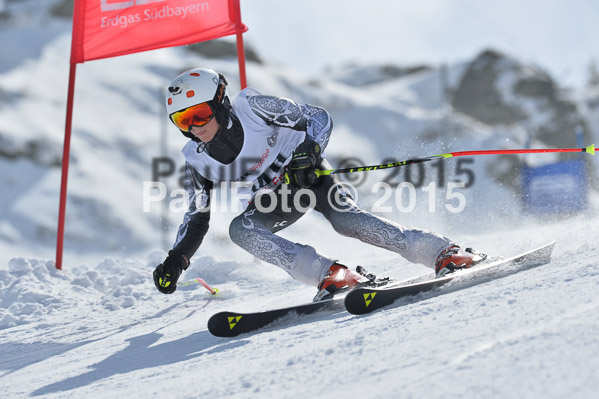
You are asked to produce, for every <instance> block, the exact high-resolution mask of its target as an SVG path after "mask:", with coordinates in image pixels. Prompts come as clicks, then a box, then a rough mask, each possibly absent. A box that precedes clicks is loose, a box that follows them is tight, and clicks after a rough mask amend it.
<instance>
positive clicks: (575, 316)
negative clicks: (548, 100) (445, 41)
mask: <svg viewBox="0 0 599 399" xmlns="http://www.w3.org/2000/svg"><path fill="white" fill-rule="evenodd" d="M33 3H34V2H31V1H28V2H23V3H21V4H22V5H21V6H22V7H25V5H28V6H29V7H31V4H33ZM17 4H19V3H16V2H15V3H13V2H0V8H2V6H3V7H7V6H16V5H17ZM244 6H245V7H247V4H246V5H244ZM32 15H33V16H31V15H30V17H29V18H30V19H29V20H28V21H29V22H31V21H32V20H33V21H34V22H36V23H19V24H16V25H10V26H8V27H6V28H5V27H3V28H2V29H0V41H2V43H6V42H7V40H8V41H9V42H10V43H13V42H14V38H15V37H19V38H22V39H23V40H27V43H29V44H30V45H28V46H27V50H26V51H23V52H18V54H17V53H15V50H14V49H11V48H9V47H4V46H3V47H2V49H1V50H0V52H1V53H0V54H2V57H1V59H2V61H1V62H0V104H1V107H0V142H1V143H2V150H3V151H8V150H9V149H10V150H11V151H12V152H14V153H18V152H19V151H18V150H19V149H20V150H22V153H23V154H24V155H19V156H18V157H16V158H14V159H11V158H5V157H0V170H1V171H2V173H1V174H0V186H2V191H1V195H0V215H1V217H0V386H1V387H2V397H6V398H18V397H44V398H63V397H77V398H88V397H89V398H92V397H93V398H114V397H123V396H124V397H144V398H152V397H161V396H166V395H168V396H170V397H175V398H186V397H204V396H208V395H209V396H211V397H225V396H226V397H232V398H247V397H290V398H291V397H293V398H295V397H316V396H318V397H324V398H328V397H365V396H368V397H385V398H386V397H423V396H426V397H433V398H436V397H439V398H441V397H484V398H487V397H491V398H493V397H518V398H538V397H548V398H553V397H555V398H557V397H576V398H594V397H596V392H598V391H599V371H598V370H599V334H598V331H597V326H598V325H599V297H598V296H597V292H599V265H598V259H599V258H598V255H599V251H598V249H597V238H596V237H597V236H598V233H599V231H598V230H599V228H598V227H597V226H598V225H599V223H598V222H599V214H598V212H597V209H599V196H598V195H597V192H596V191H593V190H591V191H590V197H589V201H590V203H589V208H588V209H587V210H586V211H584V212H582V213H580V214H577V215H569V216H560V217H547V218H537V217H534V216H531V215H526V214H523V213H522V211H521V201H520V198H519V197H518V195H517V194H515V192H514V191H512V190H511V189H509V188H508V187H506V186H505V185H504V186H502V185H498V184H497V183H496V182H495V181H494V180H493V179H492V177H491V176H490V175H489V170H497V169H500V168H509V166H510V165H509V164H507V163H499V162H497V159H495V158H493V157H481V158H479V159H477V160H476V161H475V162H474V163H473V164H462V167H466V168H471V170H472V171H473V172H474V176H475V180H474V183H473V185H472V187H470V188H468V189H462V190H458V192H460V193H462V194H463V195H464V198H465V209H464V211H463V212H460V213H452V212H451V211H449V210H448V209H447V205H456V203H455V200H452V199H450V198H448V194H449V193H448V189H447V188H446V187H445V186H444V185H438V186H436V187H435V188H434V189H433V190H432V191H429V192H426V191H423V190H422V188H416V190H415V191H414V195H415V196H416V199H417V201H416V204H415V207H414V209H413V210H412V211H410V212H400V211H398V210H397V209H396V208H397V207H396V204H394V199H393V198H391V199H390V200H388V201H387V202H383V203H382V205H384V206H391V207H392V208H393V209H394V212H393V213H391V214H387V213H383V214H382V215H383V216H385V217H389V218H391V219H393V220H396V221H398V222H401V223H402V224H406V225H413V226H417V227H422V228H427V229H430V230H434V231H437V232H439V233H441V234H444V235H447V236H449V237H451V238H452V239H454V240H455V241H456V242H458V243H460V244H464V245H466V246H472V247H474V248H476V249H477V250H479V251H482V252H486V253H489V254H492V255H504V256H510V255H515V254H517V253H519V252H522V251H525V250H528V249H530V248H533V247H536V246H539V245H542V244H544V243H546V242H549V241H553V240H556V241H557V245H556V249H555V251H554V255H553V261H552V262H551V263H550V264H548V265H545V266H542V267H540V268H536V269H532V270H528V271H524V272H521V273H518V274H514V275H511V276H508V277H505V278H502V279H499V280H496V281H491V282H487V283H484V284H481V285H479V286H475V287H471V288H468V289H464V290H459V291H455V292H450V293H447V294H443V295H440V294H442V293H443V290H440V291H438V292H437V293H436V294H435V295H432V296H430V297H426V298H425V299H424V300H422V301H408V302H407V303H402V304H395V305H393V306H391V307H388V308H386V309H383V310H381V311H378V312H375V313H373V314H370V315H366V316H352V315H349V314H348V313H345V312H340V311H339V312H334V311H328V312H324V313H321V314H317V315H311V316H302V317H299V316H292V317H288V318H286V319H284V320H280V321H278V322H276V323H275V324H273V325H271V326H268V327H266V328H265V329H263V330H261V331H259V332H256V333H254V334H246V335H241V336H239V337H237V338H234V339H223V338H216V337H213V336H212V335H210V333H209V332H208V331H207V328H206V322H207V320H208V318H209V317H210V316H211V315H212V314H214V313H216V312H219V311H223V310H233V311H240V312H244V311H256V310H264V309H271V308H275V307H282V306H287V305H293V304H298V303H303V302H306V301H309V300H310V299H311V298H312V296H313V295H314V293H315V289H314V288H313V287H307V286H304V285H302V284H301V283H298V282H296V281H294V280H291V279H290V278H289V277H288V276H287V274H286V273H285V272H284V271H282V270H280V269H277V268H275V267H273V266H270V265H267V264H265V263H261V262H259V261H256V260H255V259H254V258H253V257H252V256H250V255H249V254H247V253H245V252H243V251H242V250H241V249H239V248H237V247H236V246H234V245H233V244H231V242H230V240H229V238H228V233H227V231H228V224H229V222H230V220H231V219H232V218H233V217H235V216H236V215H237V212H235V211H233V210H232V209H231V203H229V202H228V201H227V200H226V199H224V200H223V201H221V200H220V199H221V198H222V194H223V193H221V192H220V191H217V193H216V194H217V196H216V198H215V201H214V203H215V204H218V205H219V206H218V207H217V209H215V211H214V212H213V214H212V219H211V229H210V232H209V233H208V236H207V237H206V239H205V242H204V243H203V245H202V247H201V248H200V250H199V251H198V253H197V254H196V256H194V257H193V258H192V261H191V266H190V268H189V269H188V270H187V271H186V272H185V273H184V274H183V276H182V281H187V280H191V279H193V278H195V277H201V278H203V279H204V280H206V282H208V283H209V284H210V285H212V286H215V287H217V288H219V290H220V293H219V294H218V295H217V296H213V295H211V294H210V293H209V292H208V291H207V290H205V289H204V288H203V287H202V286H200V285H199V284H193V285H189V286H186V287H180V288H179V289H178V290H177V292H176V293H175V294H173V295H162V294H160V293H158V292H157V290H156V289H155V287H154V286H153V282H152V271H153V269H154V267H155V266H156V265H157V264H158V263H160V262H161V261H162V260H163V259H164V257H165V256H166V251H168V248H169V247H170V245H172V242H173V240H174V236H175V230H176V228H177V227H178V224H179V223H180V221H181V218H182V214H181V212H169V211H168V210H165V208H166V206H168V201H170V200H171V199H172V198H171V197H170V194H171V193H174V192H175V191H174V190H176V189H177V188H179V186H178V180H179V178H180V172H179V168H180V167H181V166H182V157H181V155H180V154H179V149H180V148H181V146H182V145H183V144H184V143H185V139H184V138H183V137H181V135H180V134H179V133H178V132H177V131H176V129H174V128H173V127H171V126H168V125H166V124H165V122H164V121H165V117H164V115H163V112H164V111H163V105H162V98H161V90H162V89H163V87H164V85H165V84H166V83H167V82H168V79H170V78H172V77H173V76H176V75H177V74H178V73H179V72H180V71H181V70H184V69H186V68H188V67H189V66H195V65H208V66H210V67H212V68H214V69H217V70H220V71H223V72H224V73H225V74H226V75H227V77H228V79H229V82H230V86H229V91H230V93H231V94H235V93H237V92H238V90H239V82H238V81H237V75H236V73H237V64H236V62H235V61H223V60H211V59H205V58H202V57H199V56H197V55H191V54H189V53H186V52H185V51H183V49H166V50H160V51H152V52H148V53H143V54H136V55H130V56H125V57H119V58H117V59H109V60H102V61H94V62H89V63H85V64H83V65H80V66H78V72H77V73H78V75H77V86H76V94H75V100H76V105H75V115H74V121H73V126H74V131H73V141H72V156H71V169H70V176H69V200H68V203H67V229H66V236H65V257H64V259H65V262H64V269H63V270H60V271H59V270H56V268H55V267H54V263H53V262H54V261H53V259H54V245H55V238H56V218H57V208H58V189H59V188H58V187H59V183H60V169H59V168H58V167H57V166H56V165H55V164H54V163H53V162H54V159H56V158H57V159H60V156H61V148H62V147H61V146H62V135H63V130H64V110H65V106H66V105H65V103H66V91H67V87H66V80H67V76H68V62H67V61H68V54H69V49H70V37H69V29H70V25H69V24H66V23H61V22H57V21H54V22H52V23H49V26H51V27H52V29H50V30H49V31H47V32H48V33H47V34H46V33H44V34H43V35H42V34H40V32H42V31H43V32H46V31H44V30H43V29H45V27H44V23H41V22H40V23H38V22H39V21H40V19H39V18H41V17H40V16H36V15H37V14H35V13H33V14H32ZM9 28H10V29H9ZM4 54H10V56H11V57H5V56H4ZM364 68H365V69H364V70H363V71H365V76H368V77H369V78H373V79H374V78H377V76H378V75H377V72H376V68H375V67H374V66H373V67H372V69H369V67H364ZM464 68H465V64H464V63H463V62H460V63H457V64H454V65H448V69H447V71H446V73H447V76H448V80H447V84H448V85H449V86H450V87H454V86H455V85H456V84H457V82H458V81H459V79H460V76H461V74H462V73H463V71H464ZM358 72H359V69H358ZM358 72H356V71H351V70H348V71H346V72H343V71H340V72H339V73H337V72H335V71H331V72H329V73H328V74H323V75H322V76H321V77H319V78H318V79H315V78H314V75H308V74H304V73H303V72H302V71H299V70H294V69H292V68H288V67H283V66H280V65H278V66H275V65H271V64H264V65H258V64H249V65H248V79H249V81H250V84H251V85H252V86H254V87H256V88H257V89H259V90H260V91H262V92H264V93H268V94H278V95H283V96H287V97H290V98H294V99H296V100H297V101H306V102H310V103H313V104H318V105H322V106H324V107H325V108H327V109H329V110H330V111H331V113H332V115H333V118H334V120H335V131H334V135H333V136H332V137H333V138H332V140H331V143H330V145H329V147H328V148H327V153H328V158H329V159H330V160H331V161H332V162H333V163H338V162H340V161H342V160H343V159H346V158H349V157H353V158H357V159H358V160H360V161H362V162H364V163H366V164H376V163H379V162H381V160H382V159H384V158H394V159H409V158H411V157H419V156H426V155H431V154H438V153H443V152H446V151H458V150H464V149H486V148H516V147H520V146H521V145H522V143H523V142H524V138H525V128H523V127H521V126H514V127H506V126H499V127H490V126H485V125H482V124H481V123H478V122H475V121H473V120H470V119H469V118H467V117H465V116H463V115H450V113H449V112H450V110H448V109H447V108H446V105H445V104H444V102H443V99H442V96H440V95H439V92H440V90H441V89H440V88H441V85H440V82H441V79H440V74H441V72H440V71H439V70H438V69H434V68H433V69H430V70H425V71H421V72H418V73H415V74H410V75H407V76H405V77H401V78H396V79H388V80H384V79H383V80H381V81H377V83H375V84H370V85H366V86H363V87H354V86H350V85H348V84H347V83H344V80H343V79H341V77H344V79H350V80H351V76H352V73H358ZM505 79H506V80H505V83H506V84H507V83H509V82H510V80H509V79H510V77H509V76H508V77H506V78H505ZM580 98H581V103H580V104H581V105H583V110H584V112H585V116H586V117H587V119H588V121H589V124H590V126H591V127H594V134H595V138H597V137H598V136H597V134H598V133H597V132H599V129H598V128H597V121H598V120H599V113H597V107H596V102H597V101H596V99H597V93H596V91H595V92H593V91H589V92H584V93H580ZM7 99H10V100H11V101H8V100H7ZM13 100H14V101H13ZM510 101H517V99H511V100H510ZM521 106H529V109H530V110H531V111H532V110H534V109H535V107H534V106H532V105H530V104H521ZM30 110H35V114H34V115H35V116H36V118H33V119H32V120H30V121H29V123H27V124H25V125H23V123H22V116H23V115H30V113H28V111H30ZM541 117H542V116H540V118H541ZM444 118H450V119H449V120H450V122H451V126H452V128H451V129H450V130H448V131H445V132H444V133H443V134H442V135H435V134H432V133H431V132H432V131H434V130H435V129H438V128H439V126H440V125H442V124H443V123H444V120H445V119H444ZM540 120H541V119H540ZM539 123H540V122H539ZM165 136H166V137H167V139H166V140H164V139H163V137H165ZM598 141H599V140H598ZM31 143H38V145H39V143H42V144H43V145H42V146H41V147H39V148H41V149H38V151H37V152H36V151H34V150H32V149H31V148H32V147H31ZM534 144H535V143H533V145H534ZM536 144H539V146H540V145H542V143H536ZM589 144H590V143H589ZM159 156H168V157H170V158H172V159H173V160H174V161H175V163H176V172H175V173H174V174H173V175H172V176H169V177H164V178H162V179H161V181H163V182H164V183H165V184H166V186H167V189H168V194H169V196H167V201H165V202H161V203H153V204H152V206H151V210H150V212H143V210H142V205H143V195H142V194H143V182H144V181H149V180H150V179H151V173H152V169H151V161H152V159H153V158H155V157H159ZM539 157H544V155H541V156H537V157H536V158H532V159H531V162H533V161H538V160H539ZM543 159H545V158H543ZM444 162H445V163H444V164H443V165H444V168H445V169H444V171H445V174H444V176H443V177H444V180H445V182H451V181H453V180H456V179H462V180H464V178H465V176H464V174H460V173H459V172H460V171H459V170H458V168H457V165H458V163H457V160H447V161H444ZM597 162H598V160H597V159H595V158H591V161H590V162H589V164H590V165H592V166H593V167H594V168H595V170H596V169H597V165H598V163H597ZM426 165H427V166H426V167H425V172H426V179H425V181H426V183H427V184H428V182H438V175H437V173H438V169H436V168H434V167H432V166H431V165H430V164H426ZM414 173H415V171H414ZM404 177H405V175H404V172H401V173H399V174H398V175H397V176H392V175H391V173H390V172H389V171H380V172H373V173H371V174H367V175H365V177H364V179H363V181H362V184H361V185H359V187H358V194H359V195H360V203H361V205H362V206H363V207H364V208H366V209H372V207H373V206H374V205H375V204H376V203H377V201H380V200H381V197H382V194H383V192H382V191H379V192H376V191H375V192H372V191H371V190H372V188H373V186H374V184H375V183H376V182H380V181H381V180H383V179H385V178H389V179H391V181H392V182H395V183H398V182H400V181H402V180H401V179H403V178H404ZM394 193H395V192H392V195H393V196H395V194H394ZM431 195H434V197H433V201H432V204H433V205H434V210H431V209H430V206H431V201H429V200H430V196H431ZM407 196H409V194H408V193H407V192H406V191H404V192H403V197H401V198H400V199H402V200H403V204H408V200H409V198H408V197H407ZM221 204H222V206H221ZM315 232H317V233H316V234H315ZM281 235H283V236H285V237H287V238H289V239H292V240H295V241H298V242H302V243H305V244H309V245H313V246H315V247H316V248H318V249H319V250H320V251H322V252H323V253H326V254H330V255H331V256H339V257H340V258H341V259H342V260H343V261H344V262H346V263H348V264H352V265H358V264H360V265H363V266H365V267H366V268H367V269H369V270H371V271H373V272H375V273H376V274H378V275H381V276H384V275H390V276H392V277H395V278H408V277H414V276H418V275H423V274H430V273H431V271H430V269H427V268H425V267H424V266H419V265H412V264H409V263H408V262H407V261H405V260H404V259H402V258H401V257H399V256H397V255H396V254H393V253H390V252H387V251H384V250H382V249H378V248H373V247H371V246H368V245H366V244H363V243H361V242H356V241H355V240H352V239H349V238H346V237H340V236H338V235H337V234H336V233H335V232H334V231H333V229H332V228H331V227H330V225H329V224H328V223H327V222H326V221H325V220H324V218H322V217H321V216H320V215H318V214H317V213H315V212H311V213H309V214H308V215H306V216H305V217H304V218H303V219H302V220H301V221H300V222H298V223H297V224H295V225H294V226H292V227H290V228H288V229H286V230H284V231H283V232H282V233H281Z"/></svg>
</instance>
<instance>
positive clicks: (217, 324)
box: [208, 298, 343, 337]
mask: <svg viewBox="0 0 599 399" xmlns="http://www.w3.org/2000/svg"><path fill="white" fill-rule="evenodd" d="M335 309H343V298H333V299H327V300H323V301H320V302H310V303H305V304H303V305H299V306H289V307H286V308H281V309H273V310H265V311H263V312H253V313H237V312H220V313H216V314H214V315H213V316H212V317H210V319H209V320H208V331H210V333H211V334H212V335H214V336H217V337H236V336H238V335H239V334H243V333H248V332H252V331H255V330H258V329H260V328H262V327H265V326H267V325H268V324H270V323H272V322H274V321H275V320H277V319H280V318H281V317H284V316H288V315H292V314H298V315H307V314H312V313H316V312H321V311H325V310H335Z"/></svg>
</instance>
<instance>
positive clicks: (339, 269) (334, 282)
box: [313, 263, 368, 302]
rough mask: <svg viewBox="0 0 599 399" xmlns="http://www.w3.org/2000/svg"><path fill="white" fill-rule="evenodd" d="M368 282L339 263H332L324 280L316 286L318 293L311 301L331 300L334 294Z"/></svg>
mask: <svg viewBox="0 0 599 399" xmlns="http://www.w3.org/2000/svg"><path fill="white" fill-rule="evenodd" d="M364 281H368V280H367V278H366V277H364V276H363V275H361V274H359V273H357V272H353V271H351V270H349V269H348V268H347V266H344V265H342V264H339V263H333V265H332V266H331V267H330V268H329V270H328V271H327V273H326V274H325V276H324V278H323V279H322V281H321V282H320V284H318V293H316V296H315V297H314V299H313V301H314V302H318V301H322V300H325V299H331V298H333V296H334V295H335V294H336V293H339V292H341V291H347V290H351V289H352V288H354V287H355V286H356V285H358V284H359V283H361V282H364Z"/></svg>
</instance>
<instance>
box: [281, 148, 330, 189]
mask: <svg viewBox="0 0 599 399" xmlns="http://www.w3.org/2000/svg"><path fill="white" fill-rule="evenodd" d="M321 159H322V158H321V148H320V145H318V143H317V142H315V141H312V140H307V141H304V142H303V143H301V144H300V145H298V146H297V148H296V149H295V151H293V154H292V155H291V162H289V165H287V171H288V173H289V180H290V182H291V183H292V184H294V185H296V186H298V187H300V188H308V187H310V186H312V185H313V184H314V182H315V181H316V179H317V178H318V176H316V172H314V169H315V167H316V165H317V164H318V162H319V161H320V160H321Z"/></svg>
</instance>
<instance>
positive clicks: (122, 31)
mask: <svg viewBox="0 0 599 399" xmlns="http://www.w3.org/2000/svg"><path fill="white" fill-rule="evenodd" d="M236 7H239V0H75V6H74V11H73V38H72V48H71V63H82V62H85V61H90V60H97V59H101V58H108V57H116V56H119V55H125V54H131V53H137V52H141V51H147V50H154V49H158V48H163V47H172V46H183V45H186V44H191V43H197V42H201V41H206V40H211V39H216V38H218V37H222V36H228V35H232V34H236V33H241V32H245V31H247V27H246V26H245V25H243V24H242V23H241V21H239V20H237V21H236V14H235V10H236ZM236 22H237V23H236Z"/></svg>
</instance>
